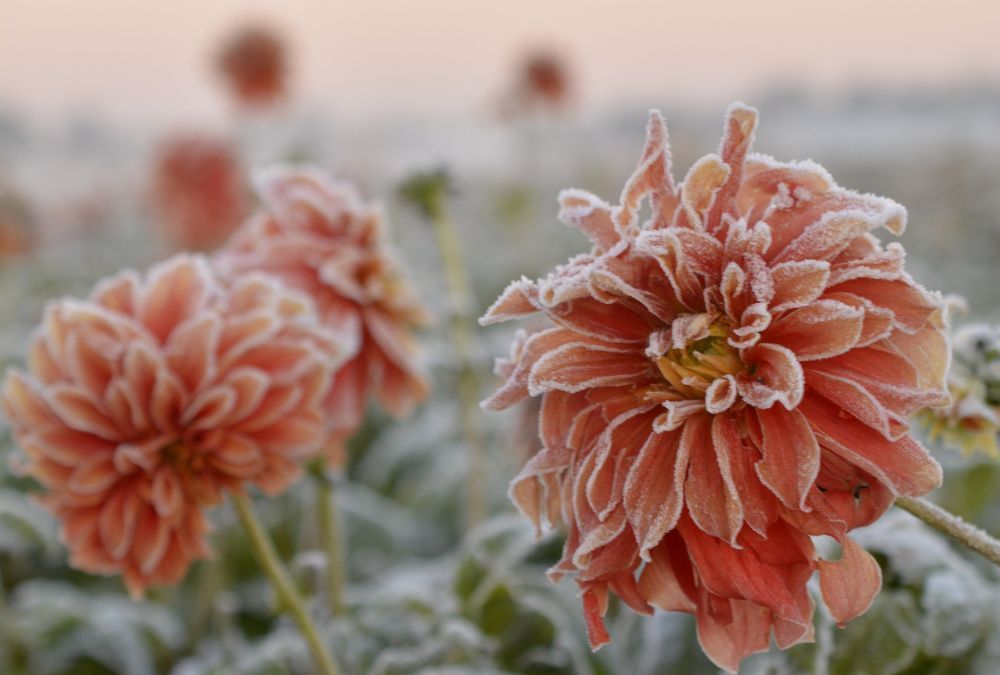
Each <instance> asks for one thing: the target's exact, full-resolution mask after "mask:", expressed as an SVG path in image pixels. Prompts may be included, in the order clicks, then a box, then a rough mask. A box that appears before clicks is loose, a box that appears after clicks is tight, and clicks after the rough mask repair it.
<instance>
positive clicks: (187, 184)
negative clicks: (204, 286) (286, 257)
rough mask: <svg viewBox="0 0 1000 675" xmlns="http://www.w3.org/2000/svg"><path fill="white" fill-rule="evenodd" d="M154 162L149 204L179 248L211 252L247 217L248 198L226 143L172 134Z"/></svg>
mask: <svg viewBox="0 0 1000 675" xmlns="http://www.w3.org/2000/svg"><path fill="white" fill-rule="evenodd" d="M153 163H154V164H153V178H152V188H151V192H152V195H151V196H152V206H153V208H154V209H155V211H156V216H157V222H158V223H159V225H160V228H161V230H162V231H163V233H164V235H165V236H166V238H167V239H168V240H169V241H170V242H171V243H172V244H174V245H175V246H176V247H177V248H181V249H187V250H202V251H204V250H210V249H213V248H215V247H216V246H218V245H219V244H221V243H222V242H224V241H225V240H226V238H227V237H228V236H229V235H230V234H232V233H233V232H234V231H235V230H236V228H237V227H239V225H240V223H242V222H243V219H244V218H245V217H246V216H247V214H249V212H250V195H249V193H248V190H247V188H246V185H245V183H244V178H243V170H242V168H241V167H240V162H239V159H238V157H237V153H236V149H235V147H234V146H232V145H231V144H230V143H229V142H227V141H224V140H220V139H216V138H212V137H209V136H204V135H183V136H176V137H174V138H170V139H168V140H167V141H165V142H164V143H162V144H161V146H160V148H159V150H158V152H157V154H156V156H155V157H154V159H153Z"/></svg>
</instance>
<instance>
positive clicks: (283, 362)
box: [3, 255, 347, 596]
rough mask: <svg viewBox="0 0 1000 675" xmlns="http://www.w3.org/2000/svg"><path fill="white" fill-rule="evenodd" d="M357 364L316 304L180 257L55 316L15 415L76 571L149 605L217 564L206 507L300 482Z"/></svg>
mask: <svg viewBox="0 0 1000 675" xmlns="http://www.w3.org/2000/svg"><path fill="white" fill-rule="evenodd" d="M346 355H347V348H346V347H345V345H343V344H341V343H339V342H338V341H337V340H336V339H335V337H334V336H332V335H331V334H330V333H329V332H327V331H325V330H323V329H321V327H320V326H319V323H318V319H317V316H316V314H315V312H314V310H313V306H312V304H311V302H310V300H309V299H308V298H307V297H305V296H304V295H301V294H298V293H294V292H291V291H289V290H288V289H286V288H285V287H283V286H282V285H280V284H279V283H277V282H276V281H275V280H273V279H270V278H267V277H265V276H263V275H259V274H245V275H241V276H240V277H238V278H225V277H221V276H219V275H218V274H217V273H216V272H215V271H213V269H212V268H211V266H210V265H209V263H208V261H207V260H205V259H203V258H201V257H192V256H187V255H180V256H176V257H174V258H172V259H170V260H168V261H166V262H164V263H161V264H159V265H157V266H155V267H153V268H152V269H151V270H150V271H149V272H148V273H147V274H146V275H145V276H144V277H140V276H139V275H137V274H135V273H134V272H131V271H128V272H123V273H121V274H119V275H117V276H115V277H112V278H110V279H107V280H104V281H102V282H101V283H100V284H98V285H97V287H96V288H95V289H94V291H93V293H92V294H91V295H90V297H89V299H87V300H72V299H64V300H57V301H54V302H51V303H49V305H48V306H47V308H46V310H45V316H44V319H43V322H42V324H41V325H40V326H39V328H38V329H37V330H36V332H35V336H34V338H33V340H32V343H31V346H30V350H29V356H28V366H27V367H28V371H27V372H23V371H20V370H11V371H9V372H8V374H7V377H6V380H5V382H4V387H3V407H4V410H5V412H6V415H7V418H8V419H9V420H10V422H11V425H12V427H13V433H14V436H15V438H16V440H17V441H18V444H19V445H20V447H21V448H22V451H23V457H22V458H20V461H19V467H18V468H19V470H20V471H21V472H23V473H24V474H26V475H28V476H31V477H33V478H34V479H36V480H37V481H38V482H39V483H40V484H41V486H42V487H43V488H44V494H43V495H42V497H41V500H42V502H43V503H44V504H45V506H46V507H48V509H49V510H51V511H52V513H53V514H55V516H56V517H57V518H58V519H59V520H60V521H61V523H62V536H63V540H64V541H65V544H66V546H67V547H68V548H69V550H70V562H71V564H72V565H73V566H74V567H77V568H78V569H81V570H84V571H87V572H91V573H99V574H111V573H120V574H122V575H123V576H124V581H125V585H126V586H127V587H128V589H129V591H130V592H131V593H132V594H133V595H136V596H138V595H141V594H142V593H143V592H144V591H145V589H146V588H147V587H148V586H151V585H157V584H173V583H176V582H178V581H179V580H180V579H181V578H182V577H183V576H184V575H185V573H186V572H187V569H188V567H189V566H190V564H191V562H192V561H193V560H196V559H199V558H204V557H206V556H207V555H209V545H208V542H207V539H206V535H207V532H208V524H207V522H206V519H205V509H206V508H207V507H210V506H214V505H216V504H218V503H219V502H220V501H221V500H222V498H223V495H224V492H226V491H235V492H241V491H243V490H244V489H245V488H246V487H247V486H248V485H249V484H254V485H256V486H258V487H259V488H261V489H262V490H264V492H266V493H267V494H269V495H274V494H277V493H279V492H281V491H282V490H284V489H285V488H286V487H288V485H289V484H291V483H292V482H293V481H294V480H295V479H296V478H297V477H298V476H299V475H300V473H301V466H300V463H301V462H302V460H304V459H308V458H310V457H312V456H314V455H315V454H316V453H317V452H318V451H319V450H320V449H321V445H322V443H323V441H324V438H325V431H326V427H325V424H324V419H323V411H322V408H321V404H322V401H323V399H324V396H325V395H326V392H327V389H328V387H329V381H330V375H331V373H332V372H333V370H334V369H335V368H336V367H337V365H339V363H340V362H341V361H342V360H343V358H344V357H346Z"/></svg>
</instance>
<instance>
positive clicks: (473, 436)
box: [428, 197, 486, 529]
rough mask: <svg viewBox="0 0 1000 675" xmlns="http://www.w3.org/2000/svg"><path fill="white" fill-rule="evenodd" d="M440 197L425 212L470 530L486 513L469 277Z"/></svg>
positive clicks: (468, 527)
mask: <svg viewBox="0 0 1000 675" xmlns="http://www.w3.org/2000/svg"><path fill="white" fill-rule="evenodd" d="M443 201H444V200H443V197H441V198H438V199H434V200H431V203H430V204H429V208H428V215H429V217H430V221H431V224H432V225H433V226H434V234H435V236H436V237H437V243H438V248H439V249H440V251H441V262H442V264H443V265H444V273H445V280H446V281H447V283H448V297H449V300H450V304H451V321H450V322H449V323H450V327H451V339H452V342H453V343H454V344H455V351H456V355H457V357H458V364H459V372H458V398H459V415H460V424H461V426H462V435H463V436H464V437H465V442H466V445H467V446H468V448H469V459H468V461H469V471H468V475H467V479H466V512H465V517H466V528H467V529H471V528H472V527H473V526H475V525H476V524H477V523H479V522H480V521H482V519H483V517H484V516H485V514H486V499H485V498H486V491H485V487H486V486H485V475H484V474H485V454H484V452H485V451H484V442H483V436H482V430H481V429H480V428H479V378H478V377H477V376H476V370H475V368H474V367H473V364H472V345H473V332H472V331H473V317H472V305H473V302H472V293H471V291H470V290H469V276H468V272H467V270H466V268H465V263H464V262H463V260H464V259H463V257H462V250H461V247H460V245H459V241H458V232H457V231H456V229H455V224H454V223H453V222H452V220H451V217H450V216H449V215H448V211H447V209H446V208H445V205H444V203H443Z"/></svg>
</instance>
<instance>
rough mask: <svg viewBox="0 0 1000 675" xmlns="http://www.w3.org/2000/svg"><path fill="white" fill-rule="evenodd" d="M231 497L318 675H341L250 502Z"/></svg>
mask: <svg viewBox="0 0 1000 675" xmlns="http://www.w3.org/2000/svg"><path fill="white" fill-rule="evenodd" d="M232 497H233V504H235V506H236V512H237V514H239V517H240V523H242V525H243V529H244V530H246V533H247V538H248V539H249V540H250V545H251V547H252V548H253V551H254V554H255V555H256V556H257V561H258V562H259V563H260V566H261V568H263V570H264V574H266V575H267V578H268V580H269V581H270V582H271V586H273V587H274V591H275V593H277V595H278V601H279V603H280V606H281V607H282V608H283V609H285V610H286V611H287V612H289V613H290V614H291V615H292V618H293V619H295V623H297V624H298V626H299V630H301V631H302V635H303V636H304V637H305V639H306V643H307V644H308V645H309V650H310V651H311V652H312V655H313V659H314V660H315V661H316V667H317V668H318V672H319V673H321V674H322V675H340V670H339V669H338V668H337V665H336V664H335V663H334V661H333V658H332V657H331V656H330V652H329V650H328V649H327V647H326V645H324V643H323V641H322V639H320V636H319V631H317V630H316V625H315V624H314V623H313V620H312V617H310V616H309V613H308V612H307V611H306V606H305V602H303V600H302V596H301V595H299V592H298V591H297V590H296V589H295V586H294V585H293V584H292V580H291V579H290V578H289V575H288V572H287V571H286V570H285V567H284V565H282V563H281V560H280V559H279V558H278V554H277V552H275V550H274V544H272V543H271V540H270V538H269V537H268V536H267V533H266V532H265V531H264V528H263V526H262V525H261V524H260V521H259V520H258V519H257V516H256V515H255V514H254V510H253V506H252V504H251V503H250V499H249V498H248V497H247V496H246V495H245V494H233V495H232Z"/></svg>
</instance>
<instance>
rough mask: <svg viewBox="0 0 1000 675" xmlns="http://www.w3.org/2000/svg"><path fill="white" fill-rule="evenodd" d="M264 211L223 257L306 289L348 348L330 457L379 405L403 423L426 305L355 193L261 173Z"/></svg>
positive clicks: (301, 174) (416, 386) (421, 392)
mask: <svg viewBox="0 0 1000 675" xmlns="http://www.w3.org/2000/svg"><path fill="white" fill-rule="evenodd" d="M255 183H256V188H257V196H258V197H259V199H260V201H261V204H262V206H263V209H262V211H261V212H260V213H259V214H257V215H256V217H254V218H252V219H251V220H250V221H249V222H247V223H246V224H245V225H244V226H243V227H242V228H241V229H240V230H239V231H238V232H237V233H236V234H235V235H234V236H233V238H232V239H230V241H229V242H228V243H227V244H226V245H225V246H224V247H223V249H222V250H221V251H220V253H219V255H218V257H217V261H218V264H219V266H220V267H221V268H222V269H224V270H227V271H229V272H231V273H234V274H240V273H244V272H247V271H261V272H265V273H267V274H271V275H274V276H277V277H278V278H280V279H281V280H282V281H284V282H285V283H287V284H288V285H290V286H292V287H294V288H297V289H299V290H302V291H305V292H306V293H307V294H309V295H310V296H311V297H312V299H313V300H314V301H315V303H316V306H317V308H318V310H319V312H320V316H321V317H322V320H323V321H324V323H325V324H326V325H327V326H328V327H329V328H330V329H331V330H334V331H336V332H337V333H338V334H339V335H341V336H343V339H344V341H345V342H350V343H351V344H352V345H353V347H352V352H351V358H350V359H349V360H348V361H347V363H345V364H344V366H343V367H342V368H340V369H339V370H338V371H337V373H336V377H335V381H334V383H333V386H332V387H331V389H330V393H329V396H328V397H327V405H326V409H327V414H328V419H329V423H330V431H331V438H330V444H329V450H330V452H331V459H332V460H333V461H335V462H336V461H338V460H337V457H338V456H339V455H340V451H341V447H340V446H341V443H342V441H343V440H344V439H345V438H347V437H348V436H350V435H352V434H353V433H354V431H355V430H356V429H357V428H358V426H359V425H360V424H361V421H362V418H363V414H364V409H365V406H366V404H367V402H368V400H369V399H370V398H375V399H377V400H378V402H379V403H380V404H381V405H382V406H383V407H384V408H385V409H386V410H388V411H389V412H390V413H391V414H393V415H395V416H397V417H402V416H405V415H406V414H408V413H409V412H410V410H411V409H412V408H413V406H414V405H416V404H417V403H418V402H419V401H421V400H422V399H423V398H424V397H425V396H426V395H427V391H428V385H427V380H426V377H425V375H424V372H423V369H422V364H421V360H420V354H419V349H418V344H417V342H416V339H415V338H414V335H413V330H414V328H415V327H417V326H419V325H421V324H422V323H424V321H425V320H426V315H425V312H424V309H423V307H422V306H421V304H420V303H419V301H418V300H417V298H416V296H415V295H414V293H413V291H412V290H411V289H410V287H409V285H408V284H407V283H406V282H405V280H404V279H403V278H402V276H401V275H400V271H399V269H398V266H397V264H396V262H395V260H394V259H393V257H392V254H391V250H390V248H389V244H388V242H387V241H386V239H385V235H384V233H383V230H382V218H381V214H380V212H379V211H378V210H377V209H375V208H373V207H371V206H368V205H366V204H364V203H363V202H362V201H361V199H360V197H359V196H358V194H357V192H356V191H355V190H354V188H353V187H352V186H350V185H348V184H346V183H341V182H336V181H333V180H332V179H331V178H330V177H329V176H327V175H326V174H324V173H322V172H320V171H318V170H313V169H296V168H291V167H274V168H271V169H269V170H266V171H262V172H260V173H259V174H257V177H256V181H255Z"/></svg>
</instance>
